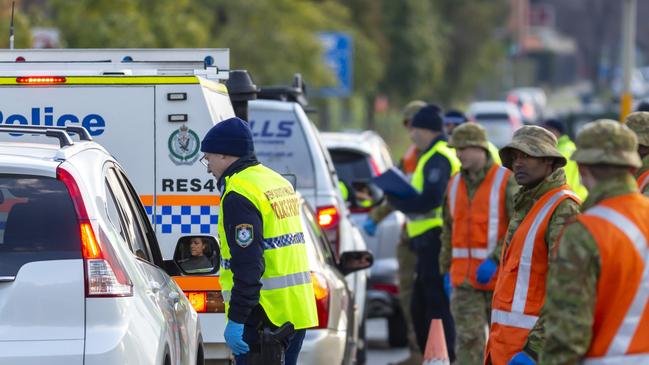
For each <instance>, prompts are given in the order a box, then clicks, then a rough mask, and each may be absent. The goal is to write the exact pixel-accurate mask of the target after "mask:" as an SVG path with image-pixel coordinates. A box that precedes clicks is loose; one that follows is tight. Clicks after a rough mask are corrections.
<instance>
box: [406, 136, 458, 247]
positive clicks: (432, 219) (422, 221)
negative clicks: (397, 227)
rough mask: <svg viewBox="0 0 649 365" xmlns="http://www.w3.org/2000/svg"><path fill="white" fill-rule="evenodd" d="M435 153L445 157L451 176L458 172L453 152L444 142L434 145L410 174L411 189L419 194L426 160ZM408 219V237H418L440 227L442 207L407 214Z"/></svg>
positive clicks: (421, 189) (422, 188)
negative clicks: (449, 166)
mask: <svg viewBox="0 0 649 365" xmlns="http://www.w3.org/2000/svg"><path fill="white" fill-rule="evenodd" d="M436 153H439V154H440V155H442V156H444V157H446V159H447V160H448V162H449V163H450V164H451V175H453V174H455V173H456V172H458V171H460V161H459V160H458V159H457V156H456V155H455V153H454V151H453V150H452V149H451V148H450V147H448V145H447V143H446V141H439V142H437V143H435V145H434V146H433V147H432V148H431V149H429V150H428V151H427V152H426V153H424V154H423V155H422V156H421V157H420V158H419V161H417V167H416V168H415V172H414V173H413V174H412V187H413V188H415V189H416V190H417V191H418V192H420V193H421V192H422V191H423V190H424V166H426V163H427V162H428V160H430V158H431V157H433V155H434V154H436ZM408 218H409V221H408V223H407V225H406V230H407V231H408V237H410V238H412V237H416V236H419V235H420V234H423V233H424V232H426V231H428V230H430V229H433V228H435V227H441V226H442V224H443V221H442V206H441V205H440V206H439V207H436V208H433V209H432V210H431V211H430V212H427V213H424V214H409V215H408Z"/></svg>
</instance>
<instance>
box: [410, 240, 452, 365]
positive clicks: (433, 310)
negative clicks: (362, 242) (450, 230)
mask: <svg viewBox="0 0 649 365" xmlns="http://www.w3.org/2000/svg"><path fill="white" fill-rule="evenodd" d="M441 232H442V230H441V228H434V229H431V230H429V231H426V232H425V233H424V234H422V235H419V236H417V237H414V238H413V239H412V241H411V244H412V248H413V249H414V250H415V252H416V253H417V267H416V271H415V273H416V278H415V285H414V288H413V292H412V304H411V307H410V309H411V311H412V322H413V328H414V330H415V335H416V336H417V343H418V345H419V347H420V348H421V351H422V353H423V352H425V349H426V341H427V340H428V331H429V328H430V322H431V320H432V319H434V318H435V319H441V320H442V323H443V325H444V337H445V338H446V348H447V349H448V357H449V359H450V361H451V362H453V361H455V351H454V348H455V324H454V323H453V317H452V316H451V309H450V305H449V298H448V297H447V296H446V292H445V291H444V278H443V276H442V275H440V273H439V251H440V248H441V241H440V234H441Z"/></svg>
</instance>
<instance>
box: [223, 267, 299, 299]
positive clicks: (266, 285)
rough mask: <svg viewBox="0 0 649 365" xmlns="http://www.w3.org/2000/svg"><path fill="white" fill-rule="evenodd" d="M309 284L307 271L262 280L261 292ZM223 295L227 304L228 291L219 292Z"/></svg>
mask: <svg viewBox="0 0 649 365" xmlns="http://www.w3.org/2000/svg"><path fill="white" fill-rule="evenodd" d="M310 282H311V273H310V272H308V271H304V272H298V273H294V274H289V275H284V276H275V277H272V278H262V279H261V286H262V287H261V290H274V289H283V288H288V287H291V286H296V285H302V284H307V283H310ZM221 294H222V295H223V300H225V301H227V302H229V301H230V294H231V292H230V291H229V290H223V291H221Z"/></svg>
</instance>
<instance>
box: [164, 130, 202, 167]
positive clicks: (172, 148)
mask: <svg viewBox="0 0 649 365" xmlns="http://www.w3.org/2000/svg"><path fill="white" fill-rule="evenodd" d="M167 145H168V148H169V158H171V161H173V163H175V164H176V165H192V164H193V163H194V162H196V161H197V160H198V150H199V149H200V147H201V141H200V138H198V134H196V132H194V131H193V130H191V129H190V128H189V127H187V126H186V125H184V124H183V125H182V126H180V128H178V129H177V130H175V131H174V132H173V133H172V134H171V135H170V136H169V141H168V142H167Z"/></svg>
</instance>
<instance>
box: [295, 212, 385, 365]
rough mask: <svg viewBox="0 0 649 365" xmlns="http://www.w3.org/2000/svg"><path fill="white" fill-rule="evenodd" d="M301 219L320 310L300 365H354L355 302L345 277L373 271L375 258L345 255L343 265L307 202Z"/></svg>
mask: <svg viewBox="0 0 649 365" xmlns="http://www.w3.org/2000/svg"><path fill="white" fill-rule="evenodd" d="M301 218H302V229H303V231H304V240H305V245H306V251H307V257H308V259H309V268H310V269H311V278H312V280H313V289H314V292H315V297H316V305H317V307H318V327H316V328H310V329H308V330H307V331H306V336H305V338H304V343H303V345H302V351H301V352H300V356H299V358H298V363H299V364H303V365H331V364H336V365H337V364H354V363H355V357H356V343H355V338H354V334H355V330H354V327H355V326H356V324H355V323H354V318H355V315H354V302H353V301H352V300H351V293H350V290H349V287H348V285H347V282H346V281H345V275H347V274H350V273H352V272H355V271H358V270H362V269H365V268H367V267H369V265H371V264H372V261H373V260H372V255H371V254H370V253H369V252H367V251H360V252H345V253H343V254H342V256H341V259H340V261H338V260H336V256H335V254H334V252H333V251H332V249H331V246H330V245H329V242H328V241H327V237H326V235H325V233H324V232H323V231H322V228H320V226H319V225H318V222H317V220H316V217H315V215H314V214H313V212H312V211H311V209H310V208H309V206H308V205H307V204H306V202H304V200H303V201H302V204H301ZM352 261H354V262H352Z"/></svg>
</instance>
